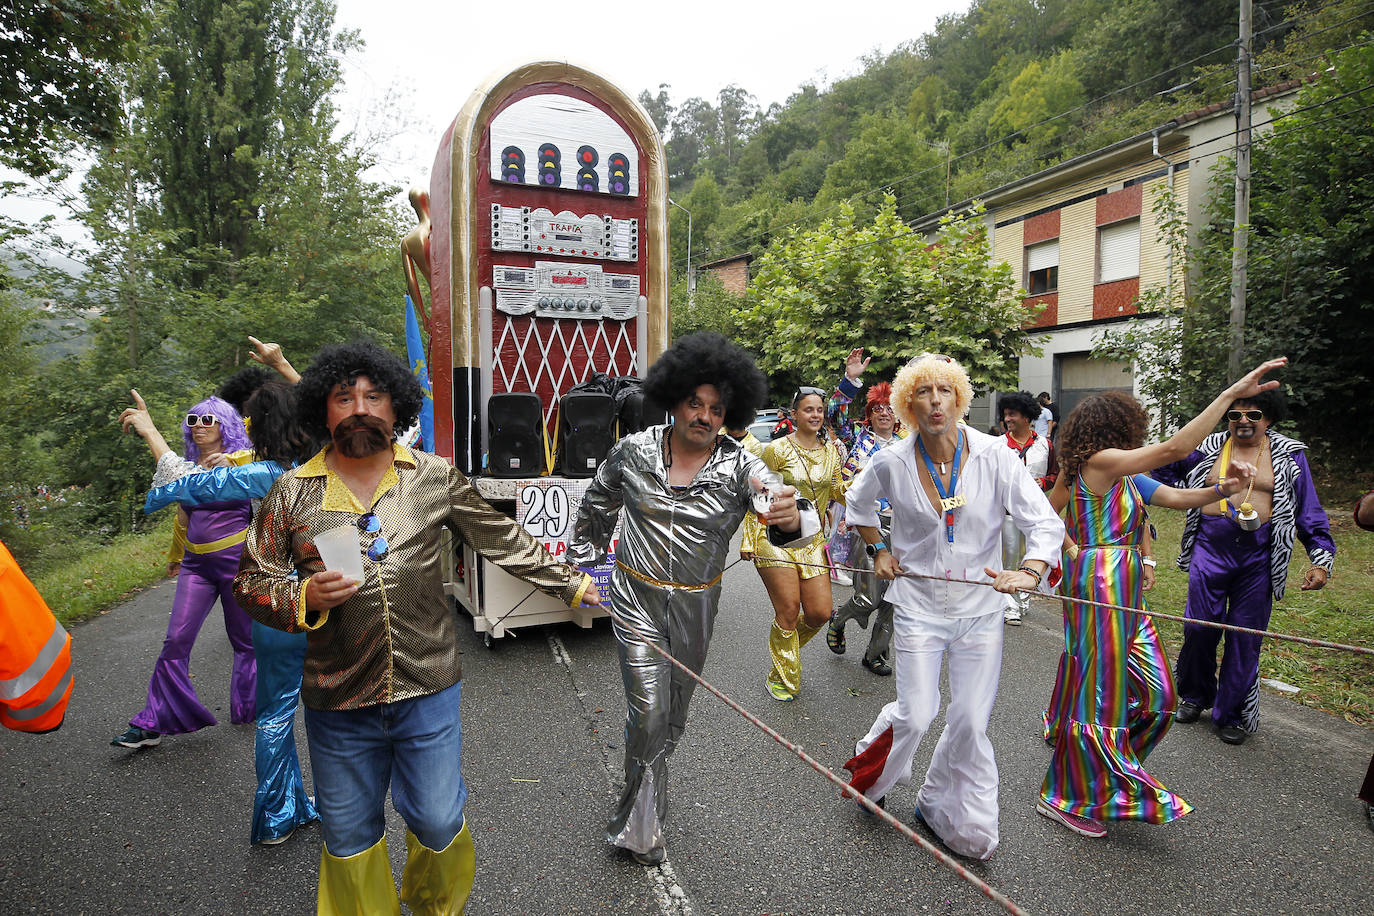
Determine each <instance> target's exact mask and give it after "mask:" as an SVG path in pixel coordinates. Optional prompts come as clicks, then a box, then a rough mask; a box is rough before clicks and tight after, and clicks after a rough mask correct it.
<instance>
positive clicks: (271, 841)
mask: <svg viewBox="0 0 1374 916" xmlns="http://www.w3.org/2000/svg"><path fill="white" fill-rule="evenodd" d="M295 832H296V828H295V827H292V828H291V829H290V830H288V831H286V832H285V833H283V834H282V835H281V836H270V837H268V838H267V839H265V840H259V841H258V845H259V846H277V845H279V844H281V843H285V842H286V841H287V840H289V839H291V834H293V833H295Z"/></svg>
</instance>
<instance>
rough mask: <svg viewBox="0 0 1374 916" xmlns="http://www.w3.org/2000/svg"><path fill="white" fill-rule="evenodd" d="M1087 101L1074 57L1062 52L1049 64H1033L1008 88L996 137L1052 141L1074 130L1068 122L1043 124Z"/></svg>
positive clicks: (995, 122) (995, 123)
mask: <svg viewBox="0 0 1374 916" xmlns="http://www.w3.org/2000/svg"><path fill="white" fill-rule="evenodd" d="M1085 99H1086V93H1085V92H1084V91H1083V83H1082V82H1081V81H1080V80H1079V78H1078V74H1077V67H1076V65H1075V63H1074V59H1073V55H1072V54H1071V53H1070V52H1068V51H1062V52H1060V53H1058V54H1056V55H1054V57H1052V58H1050V59H1049V60H1048V61H1046V62H1044V63H1041V62H1040V61H1039V60H1033V61H1031V62H1030V63H1028V64H1026V66H1025V68H1024V69H1023V70H1022V71H1021V72H1020V73H1019V74H1017V76H1016V78H1015V79H1014V80H1012V81H1011V83H1010V85H1008V86H1007V92H1006V95H1005V97H1004V98H1002V100H1001V101H1000V102H998V104H997V108H996V109H995V110H994V111H993V113H992V120H991V122H990V124H989V126H990V127H991V128H992V130H993V132H994V133H998V134H1002V135H1009V134H1013V133H1019V134H1020V135H1021V136H1020V137H1019V138H1018V139H1020V140H1021V141H1022V142H1026V141H1039V142H1044V141H1046V140H1052V139H1053V138H1055V137H1057V136H1059V135H1060V134H1062V133H1064V132H1065V131H1066V130H1067V129H1068V128H1069V126H1070V122H1069V121H1067V119H1060V120H1057V121H1051V122H1050V123H1048V124H1042V123H1041V122H1042V121H1044V120H1046V119H1047V118H1051V117H1053V116H1054V115H1058V114H1060V113H1061V112H1066V111H1069V110H1070V109H1072V108H1075V107H1077V106H1079V105H1081V104H1083V102H1084V101H1085Z"/></svg>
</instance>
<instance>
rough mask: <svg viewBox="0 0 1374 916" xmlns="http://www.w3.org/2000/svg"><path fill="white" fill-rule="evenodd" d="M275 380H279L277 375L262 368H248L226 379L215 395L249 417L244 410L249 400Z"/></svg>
mask: <svg viewBox="0 0 1374 916" xmlns="http://www.w3.org/2000/svg"><path fill="white" fill-rule="evenodd" d="M274 378H277V375H276V374H275V373H273V372H268V371H267V370H266V369H264V368H262V367H261V366H248V367H247V368H245V369H240V370H239V371H238V372H235V373H234V374H233V375H231V376H229V378H227V379H225V381H224V384H223V385H220V386H219V391H216V392H215V394H216V395H217V396H219V397H220V398H222V399H223V400H226V401H228V402H229V403H230V404H232V405H234V409H235V410H237V411H238V412H239V413H240V414H241V415H243V416H247V414H246V413H245V411H244V409H243V408H244V407H245V406H247V404H248V399H249V398H251V397H252V396H253V393H254V392H256V391H257V390H258V389H259V388H261V387H262V386H263V385H266V384H267V383H268V382H270V381H272V379H274Z"/></svg>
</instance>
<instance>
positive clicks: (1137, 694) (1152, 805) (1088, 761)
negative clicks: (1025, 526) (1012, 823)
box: [1036, 358, 1287, 837]
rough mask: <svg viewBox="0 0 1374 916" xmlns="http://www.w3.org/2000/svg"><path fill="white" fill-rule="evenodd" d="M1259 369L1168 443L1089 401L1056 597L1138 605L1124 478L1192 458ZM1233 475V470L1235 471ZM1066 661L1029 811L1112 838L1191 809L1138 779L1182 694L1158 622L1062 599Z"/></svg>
mask: <svg viewBox="0 0 1374 916" xmlns="http://www.w3.org/2000/svg"><path fill="white" fill-rule="evenodd" d="M1286 363H1287V360H1286V359H1283V358H1280V359H1276V360H1270V361H1269V362H1267V363H1264V364H1263V365H1261V366H1260V367H1258V368H1257V369H1255V370H1254V371H1253V372H1251V373H1250V374H1248V375H1246V376H1245V377H1244V378H1242V379H1241V380H1240V381H1238V382H1236V383H1235V384H1234V385H1232V386H1231V387H1229V388H1228V389H1226V391H1224V392H1222V394H1221V395H1220V396H1218V397H1217V399H1216V400H1214V401H1213V402H1212V403H1211V405H1209V406H1208V407H1207V409H1206V410H1204V411H1203V412H1202V413H1200V414H1199V415H1198V416H1197V417H1195V418H1194V419H1193V420H1191V421H1190V422H1189V423H1188V424H1187V425H1186V426H1184V427H1183V428H1182V429H1181V430H1179V431H1178V432H1177V433H1175V434H1174V435H1173V436H1172V437H1171V438H1170V439H1169V440H1168V441H1166V442H1162V443H1157V444H1153V445H1145V444H1144V441H1145V433H1146V431H1147V430H1148V428H1149V424H1150V417H1149V415H1148V414H1147V413H1146V412H1145V410H1144V409H1143V408H1142V407H1141V406H1140V404H1139V403H1138V402H1136V400H1135V399H1134V398H1132V397H1131V396H1130V395H1128V394H1125V393H1123V392H1120V391H1108V392H1105V393H1103V394H1099V395H1093V396H1091V397H1088V398H1085V399H1084V400H1083V401H1082V402H1081V403H1080V404H1079V405H1078V406H1077V407H1076V408H1075V409H1074V411H1073V413H1072V414H1071V415H1070V416H1069V418H1068V420H1067V421H1066V422H1065V423H1064V425H1063V427H1062V429H1061V431H1060V443H1059V451H1060V468H1061V474H1060V477H1059V482H1058V483H1057V484H1056V490H1057V491H1060V488H1061V487H1062V488H1063V490H1062V491H1060V492H1058V497H1059V498H1058V499H1057V500H1056V499H1053V498H1052V500H1051V501H1052V502H1054V503H1056V504H1057V505H1063V504H1064V501H1065V500H1067V509H1068V512H1067V517H1066V526H1067V529H1068V537H1069V539H1070V540H1071V541H1072V542H1073V545H1072V546H1071V547H1070V548H1069V550H1068V551H1066V554H1065V562H1064V582H1063V586H1062V588H1063V593H1064V594H1065V595H1067V596H1071V597H1075V598H1085V599H1088V600H1091V601H1097V602H1102V603H1106V604H1115V605H1123V606H1126V607H1134V608H1141V607H1143V606H1144V605H1143V598H1142V590H1141V583H1142V581H1143V576H1142V569H1143V567H1142V564H1141V558H1140V554H1139V550H1138V548H1139V545H1140V541H1141V537H1142V535H1143V532H1144V530H1145V528H1146V526H1147V522H1146V517H1145V503H1146V500H1145V499H1144V498H1142V497H1141V495H1140V492H1139V490H1138V489H1137V488H1136V485H1135V483H1134V482H1133V481H1132V480H1131V479H1130V475H1132V474H1138V473H1144V472H1146V471H1149V470H1151V469H1153V468H1156V467H1159V466H1160V465H1162V464H1168V463H1169V462H1171V461H1176V460H1178V459H1179V457H1181V456H1184V455H1187V454H1188V453H1189V452H1191V451H1192V450H1193V448H1195V447H1196V446H1197V444H1198V443H1200V442H1201V441H1202V440H1203V438H1204V437H1205V436H1206V435H1207V434H1208V433H1210V432H1211V431H1212V430H1213V429H1214V428H1215V427H1216V425H1217V423H1218V422H1220V421H1221V419H1222V416H1223V414H1224V413H1225V412H1226V409H1227V407H1229V406H1230V404H1231V402H1232V401H1234V400H1236V399H1237V398H1243V397H1247V396H1253V395H1254V394H1257V393H1259V392H1260V391H1265V390H1268V389H1270V388H1275V387H1277V386H1278V384H1279V383H1278V382H1277V381H1269V382H1261V381H1260V379H1261V378H1262V377H1263V376H1264V374H1265V373H1266V372H1268V371H1270V370H1271V369H1275V368H1278V367H1280V366H1283V365H1285V364H1286ZM1237 470H1239V469H1237ZM1241 485H1242V482H1241V480H1240V478H1239V477H1236V478H1228V479H1227V481H1226V482H1225V483H1224V484H1218V487H1219V488H1220V489H1218V491H1217V493H1213V492H1212V489H1211V488H1207V489H1203V490H1197V491H1191V490H1190V491H1181V493H1183V494H1187V495H1188V496H1190V497H1195V498H1196V499H1198V500H1213V499H1216V498H1217V496H1218V495H1230V494H1231V493H1233V492H1235V491H1237V490H1238V489H1239V488H1240V487H1241ZM1064 605H1065V609H1064V644H1065V648H1064V657H1063V659H1062V660H1061V662H1060V667H1059V678H1058V681H1057V682H1056V684H1055V689H1054V695H1053V698H1052V700H1051V703H1050V711H1049V714H1048V716H1047V719H1048V723H1047V724H1048V728H1047V736H1049V737H1051V738H1053V740H1054V756H1053V757H1052V758H1051V760H1050V767H1049V772H1047V773H1046V774H1045V781H1044V783H1043V784H1042V786H1041V788H1040V801H1039V803H1038V804H1037V805H1036V811H1038V812H1039V813H1040V814H1042V815H1044V816H1045V817H1047V818H1049V819H1050V820H1053V821H1057V822H1058V823H1060V824H1062V825H1064V826H1065V827H1067V828H1069V829H1070V830H1072V831H1074V832H1075V833H1079V834H1082V835H1083V836H1088V837H1103V836H1106V835H1107V828H1106V825H1105V824H1104V823H1103V822H1104V821H1108V820H1140V821H1145V822H1147V823H1151V824H1167V823H1168V822H1169V821H1172V820H1175V819H1176V818H1180V817H1182V816H1183V815H1185V814H1187V813H1188V812H1189V811H1191V810H1192V806H1191V805H1189V804H1188V803H1187V802H1186V801H1184V800H1183V799H1182V798H1179V797H1178V796H1177V795H1175V794H1173V793H1172V792H1170V791H1169V790H1168V789H1166V788H1165V787H1164V786H1163V785H1162V784H1160V783H1159V781H1158V780H1156V779H1155V778H1154V777H1153V776H1151V775H1150V774H1149V773H1147V772H1146V771H1145V768H1144V766H1143V763H1142V762H1143V761H1144V759H1145V757H1146V756H1147V755H1148V754H1149V753H1150V751H1151V750H1153V749H1154V747H1155V745H1156V744H1158V743H1159V740H1160V739H1161V738H1163V737H1164V733H1165V732H1167V731H1168V730H1169V726H1170V725H1171V724H1172V722H1173V719H1172V718H1171V716H1172V715H1173V712H1174V706H1175V703H1176V701H1177V696H1176V694H1175V691H1174V682H1173V676H1172V675H1171V673H1170V670H1169V664H1168V660H1167V659H1166V658H1165V657H1164V649H1163V647H1162V646H1161V645H1160V642H1159V635H1158V633H1157V632H1156V631H1155V627H1154V623H1153V621H1151V619H1150V618H1149V617H1147V616H1145V615H1140V614H1130V613H1128V612H1125V611H1114V610H1108V609H1105V608H1098V607H1092V606H1089V605H1083V604H1077V603H1074V602H1065V603H1064Z"/></svg>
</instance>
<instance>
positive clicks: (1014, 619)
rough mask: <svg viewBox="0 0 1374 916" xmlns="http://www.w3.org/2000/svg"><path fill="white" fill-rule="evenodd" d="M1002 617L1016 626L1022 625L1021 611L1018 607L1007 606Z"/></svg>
mask: <svg viewBox="0 0 1374 916" xmlns="http://www.w3.org/2000/svg"><path fill="white" fill-rule="evenodd" d="M1002 619H1003V620H1005V621H1006V622H1007V623H1008V624H1010V625H1011V626H1014V627H1019V626H1020V625H1021V612H1020V611H1019V610H1018V609H1016V608H1010V607H1009V608H1007V609H1006V610H1005V611H1003V612H1002Z"/></svg>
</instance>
